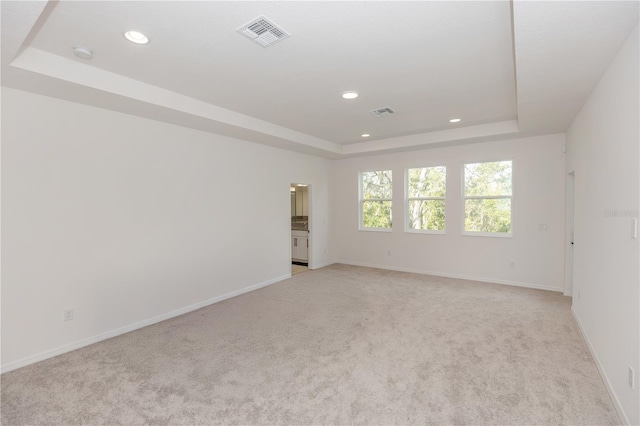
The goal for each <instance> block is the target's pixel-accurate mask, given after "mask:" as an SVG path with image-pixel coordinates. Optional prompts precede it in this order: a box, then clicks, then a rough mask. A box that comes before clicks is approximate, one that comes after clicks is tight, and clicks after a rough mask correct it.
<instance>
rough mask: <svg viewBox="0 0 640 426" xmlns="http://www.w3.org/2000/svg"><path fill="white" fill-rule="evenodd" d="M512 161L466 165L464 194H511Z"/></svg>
mask: <svg viewBox="0 0 640 426" xmlns="http://www.w3.org/2000/svg"><path fill="white" fill-rule="evenodd" d="M511 178H512V167H511V161H496V162H493V163H473V164H465V165H464V195H465V196H467V197H469V196H481V195H511Z"/></svg>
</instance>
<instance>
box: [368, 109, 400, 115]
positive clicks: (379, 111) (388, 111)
mask: <svg viewBox="0 0 640 426" xmlns="http://www.w3.org/2000/svg"><path fill="white" fill-rule="evenodd" d="M371 112H372V113H374V114H375V115H389V114H395V111H394V110H392V109H391V108H378V109H374V110H371Z"/></svg>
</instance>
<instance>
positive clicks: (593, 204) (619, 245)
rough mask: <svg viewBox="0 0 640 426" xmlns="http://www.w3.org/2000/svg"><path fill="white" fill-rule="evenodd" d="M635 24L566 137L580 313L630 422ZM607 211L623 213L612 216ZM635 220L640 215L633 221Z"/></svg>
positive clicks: (636, 300)
mask: <svg viewBox="0 0 640 426" xmlns="http://www.w3.org/2000/svg"><path fill="white" fill-rule="evenodd" d="M638 48H639V46H638V27H637V26H636V28H635V30H634V31H633V33H632V34H631V35H630V37H629V39H628V40H627V41H626V43H625V45H624V46H623V47H622V49H621V50H620V52H619V53H618V55H617V56H616V58H615V59H614V61H613V62H612V64H611V65H610V67H609V69H608V70H607V72H606V73H605V74H604V76H603V77H602V79H601V80H600V82H599V83H598V85H597V87H596V88H595V90H594V91H593V92H592V94H591V96H590V97H589V99H588V101H587V103H586V104H585V105H584V107H583V109H582V111H581V112H580V113H579V114H578V116H577V117H576V118H575V120H574V121H573V124H572V125H571V127H570V129H569V130H568V132H567V144H568V157H567V160H568V162H567V171H568V172H571V171H575V213H574V223H575V225H574V226H575V227H574V231H575V249H574V274H573V310H574V313H575V315H576V317H577V319H578V321H579V323H580V325H581V327H582V330H583V332H584V334H585V336H586V338H587V340H588V341H589V343H590V345H591V348H592V351H593V352H594V355H595V357H596V359H597V363H598V364H599V367H600V368H601V372H602V373H603V375H604V377H605V381H606V382H607V384H608V386H609V387H610V389H611V391H612V393H613V394H614V399H616V402H617V403H618V406H619V408H621V409H622V411H623V416H626V417H627V421H628V422H630V423H631V424H639V423H640V394H639V392H638V386H639V385H638V384H636V388H635V389H634V390H632V389H631V388H630V387H629V385H628V376H627V372H628V367H629V366H632V367H633V368H634V370H635V373H636V383H637V381H638V374H639V373H640V348H639V346H640V340H639V339H640V325H639V322H640V307H639V305H640V291H639V287H640V285H639V279H640V277H639V271H638V268H639V267H640V262H639V259H638V256H639V250H638V240H637V239H634V238H632V236H631V229H632V226H631V222H632V220H633V219H634V218H636V217H637V216H636V213H635V212H637V209H638V208H639V201H640V197H639V190H640V185H639V180H640V174H639V170H638V169H639V166H638V165H639V162H638V158H639V155H640V152H639V151H640V150H639V140H640V131H639V127H640V120H639V118H638V117H639V116H640V108H639V106H638V104H639V102H638V98H639V94H638V93H639V91H640V87H639V85H638V75H639V72H640V70H639V67H638V60H639V59H638ZM607 210H612V211H617V212H616V213H615V215H609V216H608V215H607V212H606V211H607ZM634 216H635V217H634Z"/></svg>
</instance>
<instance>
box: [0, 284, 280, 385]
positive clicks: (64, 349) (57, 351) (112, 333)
mask: <svg viewBox="0 0 640 426" xmlns="http://www.w3.org/2000/svg"><path fill="white" fill-rule="evenodd" d="M289 278H291V273H289V274H284V275H281V276H279V277H276V278H272V279H270V280H267V281H263V282H260V283H257V284H252V285H250V286H247V287H243V288H241V289H239V290H235V291H232V292H229V293H225V294H222V295H220V296H216V297H212V298H210V299H207V300H204V301H202V302H198V303H194V304H191V305H188V306H185V307H182V308H178V309H174V310H172V311H169V312H167V313H164V314H160V315H156V316H154V317H151V318H147V319H144V320H142V321H138V322H135V323H133V324H129V325H126V326H124V327H120V328H117V329H115V330H109V331H106V332H104V333H99V334H97V335H95V336H90V337H86V338H84V339H81V340H76V341H74V342H71V343H68V344H65V345H62V346H58V347H56V348H53V349H48V350H45V351H43V352H40V353H37V354H34V355H29V356H27V357H24V358H21V359H18V360H16V361H11V362H9V363H6V364H2V365H0V374H4V373H8V372H10V371H14V370H17V369H19V368H22V367H26V366H28V365H31V364H35V363H37V362H40V361H44V360H46V359H49V358H53V357H56V356H58V355H62V354H65V353H68V352H71V351H74V350H76V349H80V348H83V347H85V346H89V345H93V344H94V343H98V342H101V341H103V340H107V339H111V338H112V337H116V336H120V335H122V334H125V333H130V332H132V331H135V330H139V329H141V328H144V327H148V326H150V325H153V324H157V323H159V322H162V321H166V320H169V319H171V318H175V317H179V316H180V315H184V314H187V313H189V312H193V311H195V310H198V309H201V308H204V307H206V306H209V305H213V304H215V303H218V302H222V301H223V300H227V299H231V298H232V297H236V296H240V295H242V294H245V293H249V292H251V291H254V290H258V289H260V288H263V287H267V286H270V285H273V284H276V283H279V282H281V281H284V280H286V279H289Z"/></svg>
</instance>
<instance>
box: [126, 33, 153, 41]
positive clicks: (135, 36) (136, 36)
mask: <svg viewBox="0 0 640 426" xmlns="http://www.w3.org/2000/svg"><path fill="white" fill-rule="evenodd" d="M124 36H125V37H126V38H127V40H129V41H130V42H133V43H136V44H147V43H149V39H148V38H147V36H146V35H144V34H142V33H141V32H139V31H127V32H126V33H124Z"/></svg>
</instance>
